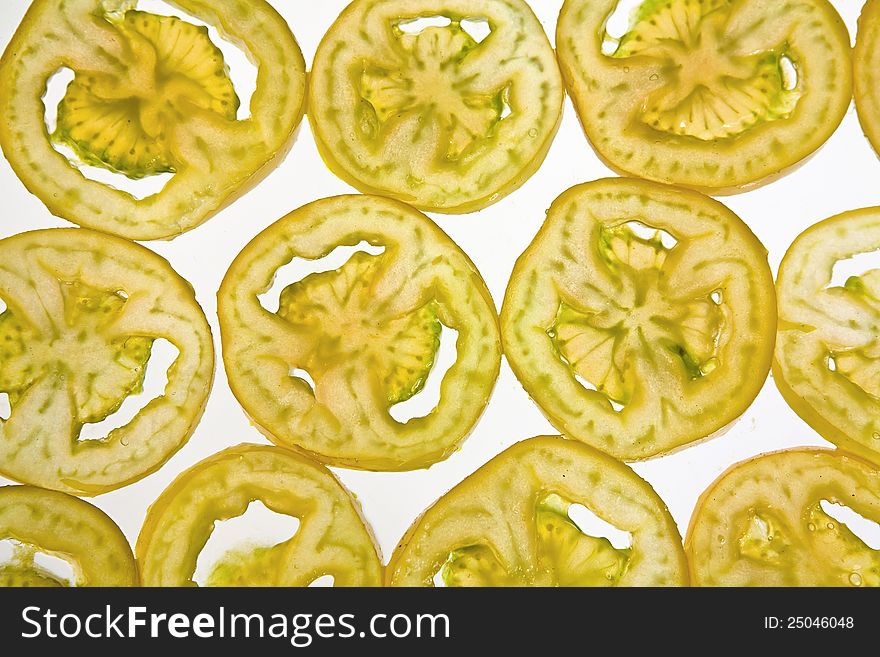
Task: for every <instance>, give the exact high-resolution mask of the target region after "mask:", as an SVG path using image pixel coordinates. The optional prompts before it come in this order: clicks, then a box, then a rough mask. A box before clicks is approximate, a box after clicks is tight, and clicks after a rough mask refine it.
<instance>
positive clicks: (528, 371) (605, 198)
mask: <svg viewBox="0 0 880 657" xmlns="http://www.w3.org/2000/svg"><path fill="white" fill-rule="evenodd" d="M775 331H776V305H775V298H774V290H773V278H772V273H771V271H770V267H769V265H768V263H767V252H766V250H765V249H764V247H763V246H762V245H761V243H760V242H759V241H758V240H757V238H756V237H755V236H754V234H753V233H752V232H751V231H750V230H749V228H748V227H747V226H746V225H745V224H744V223H743V222H742V221H741V220H740V219H739V218H738V217H737V216H736V215H734V214H733V213H731V212H730V211H729V210H728V209H727V208H725V207H724V206H723V205H721V204H719V203H717V202H716V201H713V200H712V199H710V198H708V197H706V196H703V195H702V194H699V193H697V192H692V191H683V190H682V189H681V188H674V187H667V186H664V185H658V184H656V183H650V182H645V181H638V180H635V179H621V178H617V179H606V180H598V181H595V182H591V183H587V184H584V185H579V186H577V187H573V188H572V189H570V190H568V191H567V192H565V193H564V194H563V195H562V196H560V197H559V198H558V199H557V200H556V201H555V202H554V203H553V205H552V206H551V208H550V210H549V211H548V213H547V219H546V221H545V223H544V226H543V228H542V230H541V232H540V233H538V235H537V237H536V238H535V239H534V241H533V242H532V244H530V245H529V247H528V248H527V249H526V251H525V252H524V253H523V255H522V256H520V258H519V259H518V260H517V263H516V266H515V267H514V270H513V275H512V276H511V279H510V283H509V284H508V287H507V292H506V294H505V298H504V305H503V307H502V310H501V333H502V340H503V342H504V349H505V354H506V356H507V358H508V361H509V362H510V365H511V367H512V368H513V370H514V372H515V373H516V375H517V377H518V378H519V380H520V382H521V383H522V384H523V387H524V388H525V389H526V391H527V392H528V393H529V395H530V396H531V397H532V398H533V399H534V400H535V402H536V403H537V404H538V406H539V407H540V408H541V409H542V410H543V411H544V413H545V414H546V415H547V417H548V418H549V419H550V421H551V422H552V423H553V424H554V426H556V427H557V428H558V429H559V430H560V431H561V432H563V433H564V434H565V435H566V436H568V437H571V438H576V439H578V440H581V441H584V442H586V443H588V444H590V445H593V446H594V447H596V448H598V449H601V450H604V451H607V452H608V453H610V454H612V455H613V456H615V457H617V458H621V459H625V460H630V459H632V460H635V459H642V458H648V457H651V456H655V455H657V454H662V453H665V452H668V451H670V450H672V449H675V448H678V447H682V446H684V445H687V444H689V443H691V442H694V441H696V440H699V439H702V438H705V437H707V436H709V435H712V434H714V433H716V432H717V431H719V430H721V429H723V428H724V427H725V426H727V425H728V424H729V423H731V422H732V421H734V420H735V419H736V418H737V417H739V416H740V415H741V414H742V413H743V412H744V411H745V410H746V408H748V406H749V405H750V404H751V403H752V401H753V400H754V398H755V397H756V396H757V394H758V392H759V391H760V389H761V386H762V385H763V382H764V379H765V378H766V375H767V372H768V371H769V368H770V361H771V357H772V351H773V341H774V334H775Z"/></svg>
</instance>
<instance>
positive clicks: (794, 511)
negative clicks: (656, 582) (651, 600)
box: [686, 449, 880, 586]
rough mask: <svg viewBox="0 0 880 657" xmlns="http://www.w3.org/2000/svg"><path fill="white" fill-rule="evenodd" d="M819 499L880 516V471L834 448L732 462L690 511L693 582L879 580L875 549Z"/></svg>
mask: <svg viewBox="0 0 880 657" xmlns="http://www.w3.org/2000/svg"><path fill="white" fill-rule="evenodd" d="M823 502H825V503H828V504H835V505H838V506H846V507H848V508H849V509H851V510H852V511H855V512H856V513H857V514H859V515H861V516H863V517H864V518H867V519H868V520H871V521H873V522H880V472H878V471H877V470H876V469H875V468H874V467H872V466H870V465H868V464H867V463H865V462H863V461H861V460H859V459H857V458H853V457H850V456H847V455H845V454H842V453H840V452H831V451H827V450H810V449H796V450H789V451H785V452H777V453H774V454H767V455H764V456H758V457H756V458H754V459H751V460H749V461H745V462H743V463H739V464H737V465H735V466H733V467H732V468H731V469H730V470H728V471H727V472H725V473H724V474H723V475H721V477H719V478H718V480H717V481H715V483H714V484H712V486H711V487H710V488H709V489H708V490H707V491H706V492H705V493H703V495H702V497H701V498H700V501H699V502H698V504H697V509H696V511H695V512H694V515H693V517H692V518H691V525H690V529H689V531H688V537H687V541H686V549H687V554H688V560H689V562H690V568H691V581H692V582H693V583H694V584H695V585H698V586H880V553H878V551H877V550H876V549H872V548H871V547H869V546H868V545H866V544H865V543H864V542H863V541H862V540H861V539H860V538H859V537H858V536H857V535H856V534H854V533H853V531H852V530H851V529H850V528H849V527H847V526H846V524H844V523H842V522H839V521H838V520H836V519H835V518H834V517H832V516H830V515H828V513H826V508H827V507H823ZM829 510H830V509H829Z"/></svg>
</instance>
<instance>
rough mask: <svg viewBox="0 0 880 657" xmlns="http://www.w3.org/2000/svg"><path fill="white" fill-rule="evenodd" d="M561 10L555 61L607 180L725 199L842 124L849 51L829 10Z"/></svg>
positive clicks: (747, 6) (597, 5) (721, 6)
mask: <svg viewBox="0 0 880 657" xmlns="http://www.w3.org/2000/svg"><path fill="white" fill-rule="evenodd" d="M621 5H622V3H620V2H619V1H618V0H566V1H565V3H564V4H563V7H562V11H561V13H560V16H559V21H558V23H557V34H556V42H557V50H558V54H559V62H560V67H561V69H562V74H563V77H564V79H565V82H566V86H567V88H568V91H569V92H570V93H571V96H572V99H573V100H574V104H575V108H576V110H577V112H578V115H579V117H580V119H581V123H582V124H583V127H584V130H585V132H586V134H587V137H588V138H589V140H590V142H591V143H592V144H593V146H594V147H595V148H596V150H597V151H598V153H599V154H600V156H601V157H602V158H603V159H604V160H605V161H606V162H607V163H608V164H609V165H611V166H612V167H614V168H615V169H618V170H621V171H624V172H627V173H630V174H633V175H637V176H639V177H642V178H648V179H650V180H655V181H657V182H665V183H672V184H680V185H685V186H689V187H693V188H696V189H700V190H705V191H711V192H715V193H734V192H737V191H741V190H743V189H746V188H748V187H750V186H753V185H755V184H759V183H761V182H765V181H768V180H771V179H772V178H773V177H776V176H779V175H781V174H782V173H783V172H784V171H785V170H787V169H789V168H790V167H792V166H794V165H795V164H797V163H798V162H800V161H801V160H803V159H804V158H805V157H807V156H808V155H810V154H811V153H813V152H814V151H815V150H816V149H818V148H819V147H820V146H821V145H822V144H823V143H825V141H826V140H827V139H828V137H830V136H831V133H832V132H834V130H835V129H836V128H837V126H838V125H839V124H840V121H841V120H842V119H843V116H844V114H845V113H846V110H847V107H848V106H849V101H850V98H851V91H852V76H851V67H850V45H849V44H850V41H849V35H848V34H847V30H846V26H845V24H844V22H843V20H842V19H841V17H840V16H839V15H838V14H837V12H836V11H835V9H834V7H833V6H832V4H831V3H829V2H828V0H804V2H799V3H798V4H796V5H789V4H785V3H778V2H775V3H774V2H761V1H758V0H742V1H737V2H732V1H730V0H705V1H703V0H701V1H697V0H643V1H642V2H641V3H639V4H638V5H637V6H636V7H635V9H633V10H632V12H631V14H630V16H629V21H628V25H627V27H626V28H625V30H624V31H623V33H622V34H620V33H618V32H616V31H615V32H614V34H612V33H611V31H612V29H613V26H615V25H617V24H618V18H620V12H622V11H623V8H622V6H621Z"/></svg>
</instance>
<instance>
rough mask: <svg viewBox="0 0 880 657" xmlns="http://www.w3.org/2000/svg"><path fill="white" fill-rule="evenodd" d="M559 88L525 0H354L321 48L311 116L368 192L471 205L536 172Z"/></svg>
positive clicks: (418, 202) (456, 209)
mask: <svg viewBox="0 0 880 657" xmlns="http://www.w3.org/2000/svg"><path fill="white" fill-rule="evenodd" d="M476 25H479V26H482V28H483V29H484V31H485V33H484V34H482V35H480V34H478V33H477V32H476V30H474V29H473V28H474V26H476ZM563 97H564V90H563V85H562V78H561V76H560V74H559V68H558V66H557V64H556V60H555V57H554V54H553V49H552V48H551V46H550V44H549V42H548V40H547V37H546V35H545V34H544V31H543V28H542V26H541V23H540V22H539V21H538V19H537V18H536V17H535V15H534V13H533V12H532V11H531V9H530V8H529V6H528V5H527V4H526V3H525V2H524V1H523V0H485V1H483V2H479V3H473V2H469V1H467V0H453V1H452V2H450V1H448V0H416V1H413V0H390V1H386V0H383V1H381V2H377V1H376V0H355V1H354V2H352V3H351V4H350V5H349V6H348V8H347V9H346V10H345V11H344V12H342V14H341V15H340V16H339V18H338V19H337V20H336V22H335V23H334V24H333V25H332V26H331V28H330V30H329V31H328V32H327V34H326V35H325V36H324V38H323V39H322V41H321V44H320V46H319V47H318V51H317V53H316V55H315V63H314V66H313V67H312V75H311V78H310V91H309V98H310V101H309V102H310V107H309V120H310V121H311V123H312V129H313V131H314V133H315V140H316V142H317V144H318V147H319V149H320V151H321V155H322V156H323V157H324V159H325V161H326V162H327V164H328V166H329V167H330V168H331V169H332V170H333V172H334V173H336V174H337V175H339V176H340V177H341V178H343V179H345V180H346V181H348V182H350V183H351V184H352V185H354V186H355V187H357V188H358V189H360V190H361V191H364V192H368V193H376V194H379V195H382V196H390V197H392V198H396V199H399V200H401V201H405V202H407V203H410V204H412V205H414V206H415V207H418V208H420V209H423V210H435V211H438V212H448V213H465V212H472V211H475V210H479V209H480V208H483V207H485V206H487V205H490V204H491V203H494V202H496V201H497V200H499V199H500V198H501V197H503V196H504V195H506V194H509V193H510V192H512V191H514V190H515V189H517V188H518V187H519V186H520V185H522V184H523V183H524V182H525V181H526V180H527V179H528V178H529V177H530V176H531V175H532V174H533V173H534V172H535V170H536V169H537V168H538V167H539V166H540V164H541V162H542V161H543V160H544V158H545V156H546V155H547V151H548V149H549V147H550V143H551V142H552V140H553V137H554V135H555V133H556V130H557V128H558V125H559V120H560V117H561V112H562V101H563Z"/></svg>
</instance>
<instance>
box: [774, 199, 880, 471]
mask: <svg viewBox="0 0 880 657" xmlns="http://www.w3.org/2000/svg"><path fill="white" fill-rule="evenodd" d="M878 248H880V208H868V209H864V210H856V211H853V212H846V213H844V214H841V215H838V216H836V217H832V218H831V219H826V220H825V221H822V222H820V223H818V224H816V225H815V226H812V227H811V228H809V229H807V230H806V231H805V232H804V233H802V234H801V235H800V236H798V238H797V239H796V240H795V241H794V244H792V245H791V247H789V249H788V252H787V253H786V254H785V257H784V258H783V259H782V264H781V265H780V267H779V276H778V278H777V281H776V286H777V293H778V296H779V332H778V335H777V338H776V353H775V357H774V360H773V378H774V380H775V381H776V385H777V387H778V388H779V391H780V392H781V393H782V396H783V397H784V398H785V400H786V401H787V402H788V404H789V406H791V407H792V408H793V409H794V410H795V412H796V413H797V414H798V415H800V416H801V418H803V420H804V421H805V422H806V423H807V424H809V425H810V426H811V427H813V428H814V429H815V430H816V431H818V432H819V433H820V434H821V435H822V436H823V437H824V438H825V439H827V440H829V441H831V442H832V443H834V444H835V445H839V446H841V447H844V448H846V449H847V450H849V451H851V452H854V453H856V454H858V455H860V456H862V457H864V458H867V459H869V460H871V461H873V462H874V463H880V400H878V397H880V380H878V365H880V330H878V328H877V322H878V320H880V270H878V269H871V270H870V271H867V272H865V273H863V274H861V275H859V276H851V277H850V278H849V279H848V280H847V281H846V282H845V283H844V284H843V285H842V286H841V285H832V274H833V270H834V266H835V264H836V263H838V262H840V261H844V260H847V259H849V258H851V257H853V256H855V255H857V254H860V253H870V252H871V251H874V250H876V249H878Z"/></svg>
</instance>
